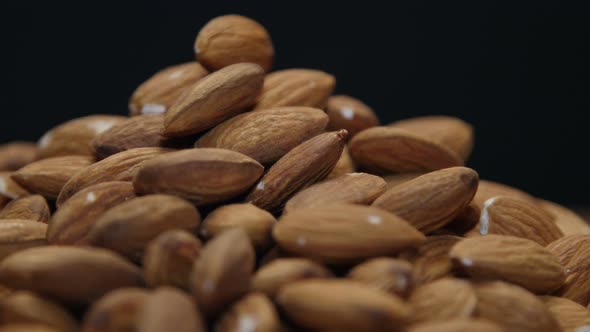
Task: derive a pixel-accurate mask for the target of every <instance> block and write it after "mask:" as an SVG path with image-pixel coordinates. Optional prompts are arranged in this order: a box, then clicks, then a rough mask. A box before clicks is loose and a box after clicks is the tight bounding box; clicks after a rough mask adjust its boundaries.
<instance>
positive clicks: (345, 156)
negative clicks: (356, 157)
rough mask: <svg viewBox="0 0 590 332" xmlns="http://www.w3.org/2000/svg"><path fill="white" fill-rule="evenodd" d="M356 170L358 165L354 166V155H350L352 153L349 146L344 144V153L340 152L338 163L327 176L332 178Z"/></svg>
mask: <svg viewBox="0 0 590 332" xmlns="http://www.w3.org/2000/svg"><path fill="white" fill-rule="evenodd" d="M355 170H356V167H355V166H354V163H353V162H352V157H351V156H350V153H349V152H348V147H347V146H344V148H343V149H342V154H340V158H338V161H337V162H336V165H334V168H333V169H332V171H331V172H330V174H328V176H327V177H326V178H327V179H332V178H335V177H338V176H340V175H344V174H348V173H354V172H355Z"/></svg>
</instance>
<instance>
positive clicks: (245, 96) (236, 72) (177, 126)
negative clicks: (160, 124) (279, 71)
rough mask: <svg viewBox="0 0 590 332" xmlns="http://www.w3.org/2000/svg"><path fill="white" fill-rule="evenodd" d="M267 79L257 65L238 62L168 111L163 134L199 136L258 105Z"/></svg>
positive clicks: (210, 77) (201, 83)
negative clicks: (197, 134)
mask: <svg viewBox="0 0 590 332" xmlns="http://www.w3.org/2000/svg"><path fill="white" fill-rule="evenodd" d="M263 79H264V70H263V69H262V68H261V67H260V66H258V65H256V64H253V63H237V64H234V65H230V66H227V67H225V68H223V69H220V70H218V71H216V72H214V73H212V74H209V75H207V76H205V77H204V78H202V79H201V80H199V81H198V82H197V83H195V84H194V85H193V86H192V87H191V88H189V89H188V90H187V91H186V92H185V93H184V94H183V95H182V96H180V98H178V99H177V100H176V102H174V104H172V106H170V108H169V109H168V110H167V111H166V114H165V117H164V130H163V132H162V133H163V134H164V135H165V136H187V135H190V134H196V133H199V132H202V131H205V130H207V129H209V128H213V127H214V126H216V125H217V124H219V123H221V122H223V121H224V120H226V119H228V118H230V117H232V116H234V115H236V114H238V113H240V112H243V111H245V110H246V109H247V108H248V107H250V106H252V105H253V104H254V103H255V101H256V97H257V96H258V94H259V93H260V91H261V89H262V82H263Z"/></svg>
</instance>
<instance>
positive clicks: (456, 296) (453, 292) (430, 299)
mask: <svg viewBox="0 0 590 332" xmlns="http://www.w3.org/2000/svg"><path fill="white" fill-rule="evenodd" d="M408 302H409V304H410V305H411V306H412V308H413V309H414V316H412V319H413V320H414V321H416V322H425V321H447V320H451V319H458V318H468V317H471V316H473V314H474V312H475V307H476V304H477V297H476V296H475V290H474V289H473V287H471V284H470V283H469V282H467V281H464V280H460V279H453V278H443V279H439V280H436V281H433V282H431V283H429V284H426V285H423V286H420V287H418V288H417V289H416V290H415V291H413V292H412V295H411V296H410V298H409V300H408Z"/></svg>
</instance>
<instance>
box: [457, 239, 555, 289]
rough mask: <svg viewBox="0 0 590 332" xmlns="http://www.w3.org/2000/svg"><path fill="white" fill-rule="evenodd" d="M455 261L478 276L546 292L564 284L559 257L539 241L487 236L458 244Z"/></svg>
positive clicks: (473, 275)
mask: <svg viewBox="0 0 590 332" xmlns="http://www.w3.org/2000/svg"><path fill="white" fill-rule="evenodd" d="M449 255H450V256H451V259H452V260H453V263H454V264H455V265H456V266H457V267H459V268H460V269H461V270H463V271H464V272H465V273H467V274H468V275H470V276H471V277H473V278H476V279H492V280H494V279H497V280H503V281H507V282H511V283H513V284H516V285H519V286H522V287H524V288H526V289H528V290H530V291H531V292H534V293H538V294H546V293H548V292H550V291H553V290H555V289H557V288H559V287H560V286H562V285H563V284H564V281H565V270H564V268H563V267H562V265H561V264H560V262H559V260H558V258H557V256H555V255H554V254H552V253H551V252H550V251H549V250H547V249H545V248H544V247H542V246H541V245H539V244H538V243H536V242H534V241H532V240H528V239H522V238H518V237H514V236H506V235H486V236H482V237H478V238H467V239H464V240H462V241H461V242H459V243H457V244H456V245H455V246H454V247H453V248H452V249H451V251H450V253H449Z"/></svg>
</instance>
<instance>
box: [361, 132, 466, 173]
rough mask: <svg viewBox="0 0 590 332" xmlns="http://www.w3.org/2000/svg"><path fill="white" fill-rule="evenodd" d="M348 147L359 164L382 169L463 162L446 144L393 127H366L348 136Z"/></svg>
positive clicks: (422, 169) (429, 168)
mask: <svg viewBox="0 0 590 332" xmlns="http://www.w3.org/2000/svg"><path fill="white" fill-rule="evenodd" d="M349 148H350V153H351V154H352V158H353V159H354V160H355V161H356V162H357V163H358V164H359V165H360V166H362V167H367V168H370V169H374V170H376V171H379V172H383V173H397V172H399V173H409V172H429V171H435V170H439V169H442V168H448V167H453V166H462V165H463V160H462V158H461V157H460V156H459V155H457V154H456V153H455V152H454V151H452V150H451V149H449V148H447V147H446V146H444V145H441V144H440V143H436V142H433V141H430V140H427V139H424V138H422V137H420V136H418V135H414V134H412V133H410V132H407V131H405V130H403V129H398V128H393V127H373V128H369V129H365V130H363V131H361V132H359V133H358V134H357V135H355V136H354V137H353V138H352V139H351V140H350V143H349Z"/></svg>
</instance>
